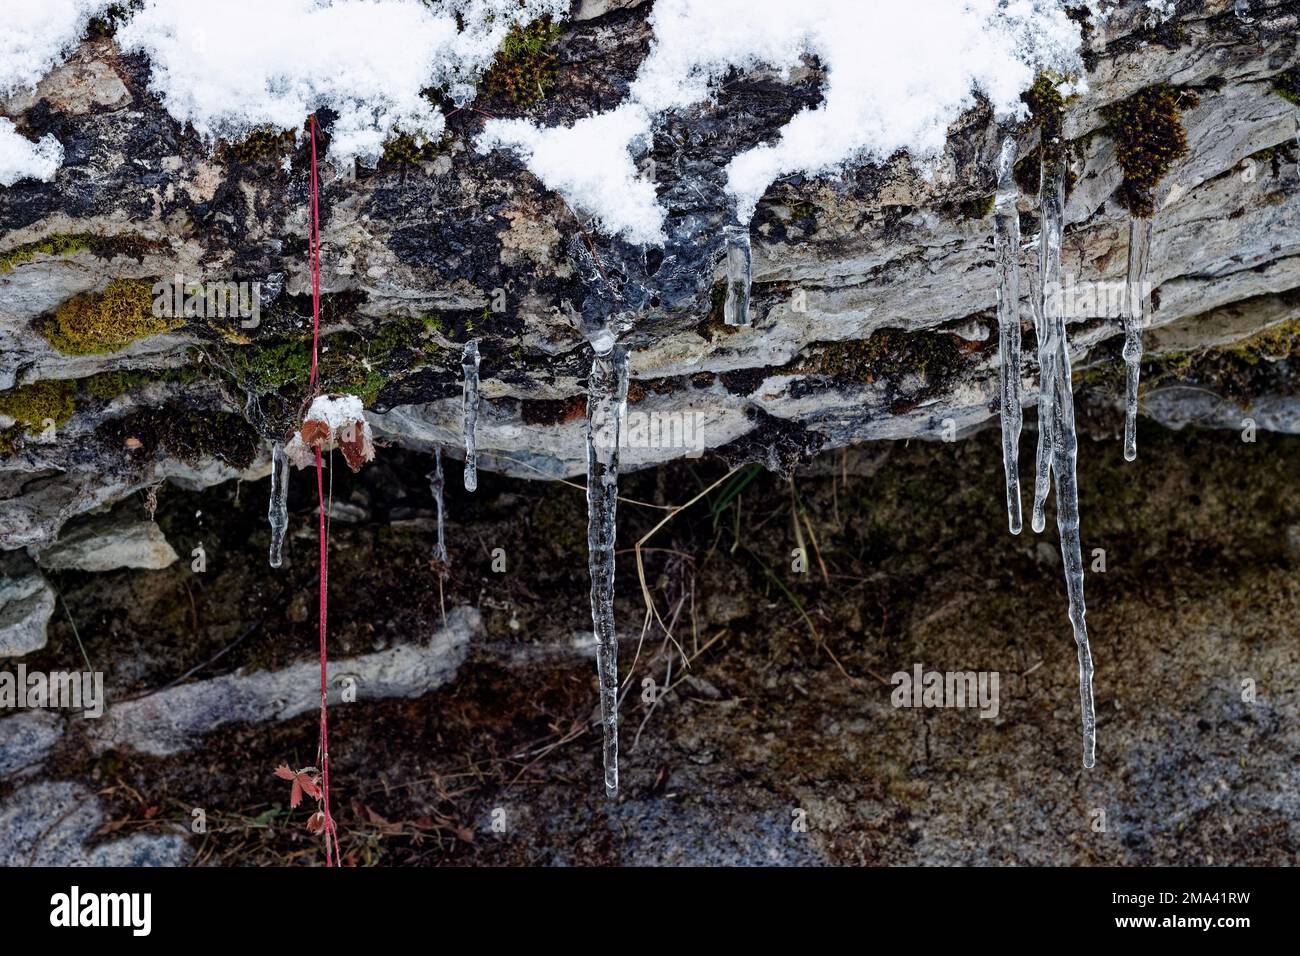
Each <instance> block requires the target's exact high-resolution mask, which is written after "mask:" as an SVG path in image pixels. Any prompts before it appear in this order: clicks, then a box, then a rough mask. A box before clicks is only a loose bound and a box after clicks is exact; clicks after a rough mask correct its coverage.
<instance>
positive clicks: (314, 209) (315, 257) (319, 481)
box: [308, 113, 338, 866]
mask: <svg viewBox="0 0 1300 956" xmlns="http://www.w3.org/2000/svg"><path fill="white" fill-rule="evenodd" d="M310 125H311V230H310V239H309V243H308V244H309V246H310V254H311V320H312V321H311V324H312V333H311V383H310V385H309V386H308V389H309V391H310V392H311V394H313V395H314V394H316V389H317V385H316V371H317V352H318V350H319V346H320V193H319V189H320V186H319V181H318V179H317V176H316V115H315V114H314V113H313V114H312V116H311V122H310ZM316 499H317V501H318V503H319V511H320V753H321V764H320V766H321V802H322V803H323V804H324V805H325V865H326V866H333V865H334V853H333V852H331V847H330V844H331V842H333V843H334V849H335V850H337V848H338V837H337V834H336V833H335V830H334V820H333V818H332V817H331V816H330V744H329V740H330V738H329V722H328V720H327V718H326V715H327V711H328V707H327V703H328V695H329V658H328V655H327V654H326V651H325V621H326V610H327V605H328V601H327V594H328V592H329V573H328V572H329V536H328V535H327V533H326V531H325V482H324V463H323V462H322V461H321V449H320V445H317V446H316Z"/></svg>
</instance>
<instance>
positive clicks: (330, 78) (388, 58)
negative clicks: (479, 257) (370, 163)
mask: <svg viewBox="0 0 1300 956" xmlns="http://www.w3.org/2000/svg"><path fill="white" fill-rule="evenodd" d="M568 6H569V5H568V2H567V0H433V2H428V3H426V2H423V0H224V2H222V3H221V4H220V7H219V8H214V7H213V4H212V0H147V2H146V3H145V6H144V7H143V8H142V9H141V10H140V11H139V12H138V13H136V14H135V16H133V17H132V19H131V21H130V22H129V23H127V24H126V25H125V26H124V27H122V28H121V29H120V30H119V31H118V34H117V39H118V42H119V43H120V44H121V45H122V47H123V48H124V49H126V50H128V51H135V50H138V51H143V52H144V53H146V54H148V56H149V59H150V61H151V63H152V65H153V79H152V81H151V86H152V88H153V89H154V90H155V91H156V92H157V93H158V95H159V96H160V97H161V98H162V100H163V102H164V103H165V104H166V106H167V110H168V112H170V113H171V114H172V115H173V116H174V117H176V118H177V119H178V120H182V121H188V122H190V123H192V124H193V125H194V128H195V129H196V130H197V131H198V132H199V133H200V135H202V136H204V137H205V138H208V139H211V138H214V137H217V136H228V137H235V136H239V135H241V134H245V133H247V132H248V131H250V130H251V129H253V128H255V127H258V126H266V125H269V126H274V127H277V128H280V129H293V130H297V129H301V127H302V125H303V123H304V121H305V119H306V117H307V115H308V114H309V113H311V112H313V111H315V110H320V109H325V108H329V109H331V110H333V111H335V112H336V113H338V119H337V121H336V122H335V124H334V126H333V128H332V130H331V133H332V136H333V138H332V141H331V144H330V155H331V157H333V158H334V159H335V160H339V161H346V160H350V159H352V158H354V157H361V158H364V159H374V158H377V157H378V156H379V154H380V152H381V149H382V146H383V143H384V140H385V139H387V138H388V137H389V136H391V135H392V134H393V133H394V132H395V131H397V130H400V131H402V132H406V133H410V134H412V135H414V136H417V137H426V138H429V139H432V138H436V137H437V136H439V135H440V134H441V133H442V129H443V125H444V121H443V117H442V114H441V113H440V112H439V111H438V110H437V108H435V107H434V106H433V105H432V104H431V103H430V102H429V101H428V100H426V99H425V98H424V97H423V96H421V95H420V92H421V90H424V89H426V88H429V87H440V86H444V85H445V86H446V87H447V88H448V89H449V91H450V93H451V96H452V98H453V99H455V100H456V101H457V102H465V101H468V100H469V99H470V98H471V97H472V96H473V84H474V82H475V81H476V80H477V79H478V77H479V75H480V73H481V72H482V71H483V70H484V69H486V67H487V66H489V65H490V64H491V62H492V59H493V57H494V56H495V55H496V51H497V49H498V48H499V47H500V45H501V41H502V40H504V39H505V36H506V34H507V33H508V32H509V30H510V28H511V26H513V25H515V24H517V23H526V22H528V21H530V20H533V19H535V18H537V17H540V16H542V15H544V14H550V15H551V16H553V17H556V18H558V17H561V16H563V15H564V14H565V13H567V12H568ZM457 14H459V15H460V17H461V22H462V23H463V24H464V29H463V30H460V29H458V27H457V19H456V18H457Z"/></svg>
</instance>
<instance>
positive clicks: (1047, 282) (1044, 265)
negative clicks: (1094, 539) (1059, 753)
mask: <svg viewBox="0 0 1300 956" xmlns="http://www.w3.org/2000/svg"><path fill="white" fill-rule="evenodd" d="M1065 173H1066V165H1065V162H1064V161H1063V160H1049V159H1048V158H1047V157H1046V156H1045V157H1044V159H1043V166H1042V179H1041V181H1040V191H1041V194H1042V210H1043V233H1042V239H1041V241H1040V243H1039V247H1038V262H1039V276H1040V280H1041V283H1042V288H1041V290H1040V296H1041V303H1042V316H1043V325H1044V326H1045V328H1046V332H1047V335H1046V339H1047V343H1048V347H1049V349H1050V350H1051V354H1052V366H1051V379H1050V382H1049V380H1048V379H1046V378H1044V382H1043V386H1044V389H1043V390H1044V391H1051V392H1053V393H1054V394H1053V396H1052V402H1051V419H1050V422H1040V423H1039V427H1040V429H1041V428H1048V429H1049V430H1050V434H1051V450H1052V470H1053V471H1054V472H1055V473H1056V529H1057V531H1058V533H1059V534H1060V536H1061V562H1062V564H1063V565H1064V567H1065V587H1066V592H1067V593H1068V595H1069V599H1070V624H1071V625H1072V626H1073V628H1074V643H1075V647H1076V648H1077V650H1078V654H1079V705H1080V709H1081V712H1082V716H1083V765H1084V766H1085V767H1091V766H1092V765H1093V763H1094V762H1095V760H1096V751H1097V717H1096V713H1095V711H1094V709H1093V700H1092V651H1091V649H1090V648H1089V646H1088V625H1087V622H1086V620H1085V617H1086V614H1087V607H1086V605H1085V604H1084V599H1083V545H1082V542H1081V540H1080V537H1079V485H1078V480H1077V476H1076V473H1075V465H1076V463H1077V461H1078V455H1079V443H1078V438H1077V436H1076V435H1075V429H1074V392H1073V389H1072V386H1071V382H1070V349H1069V343H1068V341H1067V339H1066V334H1065V309H1064V301H1063V298H1062V296H1061V295H1060V275H1061V223H1062V219H1063V210H1064V208H1065ZM1046 374H1047V373H1046V372H1044V376H1046ZM1053 384H1054V386H1055V387H1054V388H1051V387H1049V386H1050V385H1053ZM1038 508H1039V503H1038V502H1037V501H1036V502H1035V504H1034V509H1035V510H1034V515H1035V519H1037V516H1038V514H1039V511H1038Z"/></svg>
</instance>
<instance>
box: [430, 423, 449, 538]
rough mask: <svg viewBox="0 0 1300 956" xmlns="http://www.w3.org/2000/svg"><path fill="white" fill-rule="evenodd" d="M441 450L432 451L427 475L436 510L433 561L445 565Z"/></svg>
mask: <svg viewBox="0 0 1300 956" xmlns="http://www.w3.org/2000/svg"><path fill="white" fill-rule="evenodd" d="M443 487H444V483H443V480H442V449H441V448H435V449H434V450H433V474H431V475H429V489H430V490H431V491H432V492H433V504H434V507H436V508H437V509H438V543H437V544H435V545H434V546H433V560H435V561H437V562H439V563H441V564H447V563H448V561H447V538H446V533H445V530H444V528H443V514H444V507H443V495H442V490H443Z"/></svg>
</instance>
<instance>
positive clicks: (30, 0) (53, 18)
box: [0, 0, 108, 187]
mask: <svg viewBox="0 0 1300 956" xmlns="http://www.w3.org/2000/svg"><path fill="white" fill-rule="evenodd" d="M107 5H108V0H6V3H5V5H4V10H3V11H2V12H3V16H4V20H3V24H4V25H3V29H0V99H2V98H4V97H6V96H8V95H9V94H10V93H14V92H16V91H18V90H22V89H31V88H33V87H35V86H36V84H37V82H38V81H39V80H40V79H41V77H42V76H44V75H45V73H46V72H47V71H48V70H49V69H50V68H51V67H53V66H54V65H55V64H57V63H59V62H61V61H62V59H63V57H64V56H65V55H66V53H67V51H68V49H69V48H70V47H71V46H72V45H73V44H74V43H76V42H77V40H78V39H79V38H80V37H81V34H82V32H83V30H84V28H85V25H86V21H87V20H88V19H89V18H90V17H91V16H93V15H94V14H96V13H98V12H100V11H101V10H102V9H103V8H104V7H106V6H107ZM62 165H63V147H62V146H61V145H60V144H59V141H58V140H57V139H55V138H54V137H53V136H45V137H43V138H42V139H41V140H40V141H39V142H32V141H31V140H30V139H28V138H27V137H25V136H23V135H22V134H21V133H19V132H18V130H17V128H16V127H15V126H14V124H13V121H12V120H9V119H5V118H4V117H3V116H0V186H6V187H7V186H12V185H13V184H14V183H16V182H18V181H19V180H20V179H39V180H42V181H43V182H49V181H50V180H51V179H53V178H54V174H55V173H56V172H58V170H59V167H60V166H62Z"/></svg>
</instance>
